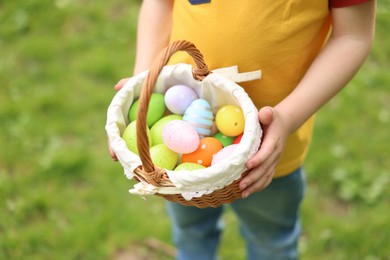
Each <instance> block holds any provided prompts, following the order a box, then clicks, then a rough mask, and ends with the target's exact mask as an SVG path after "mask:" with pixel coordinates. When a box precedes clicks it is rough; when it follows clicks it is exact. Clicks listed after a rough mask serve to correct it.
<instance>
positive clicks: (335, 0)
mask: <svg viewBox="0 0 390 260" xmlns="http://www.w3.org/2000/svg"><path fill="white" fill-rule="evenodd" d="M368 1H370V0H329V5H330V7H332V8H340V7H347V6H352V5H358V4H362V3H365V2H368Z"/></svg>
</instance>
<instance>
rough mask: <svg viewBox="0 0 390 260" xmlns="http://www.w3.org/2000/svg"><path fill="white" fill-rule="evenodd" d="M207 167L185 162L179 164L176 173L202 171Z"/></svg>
mask: <svg viewBox="0 0 390 260" xmlns="http://www.w3.org/2000/svg"><path fill="white" fill-rule="evenodd" d="M204 168H206V167H204V166H203V165H201V164H198V163H191V162H185V163H182V164H179V165H178V166H177V167H176V168H175V171H183V170H184V171H195V170H200V169H204Z"/></svg>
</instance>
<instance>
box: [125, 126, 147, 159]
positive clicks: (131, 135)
mask: <svg viewBox="0 0 390 260" xmlns="http://www.w3.org/2000/svg"><path fill="white" fill-rule="evenodd" d="M146 134H147V136H148V139H149V144H150V143H151V141H152V139H151V135H150V130H149V128H148V127H146ZM122 139H123V140H125V142H126V145H127V148H129V150H130V151H132V152H133V153H135V154H138V147H137V121H133V122H131V123H130V124H129V125H128V126H127V127H126V129H125V131H124V132H123V134H122Z"/></svg>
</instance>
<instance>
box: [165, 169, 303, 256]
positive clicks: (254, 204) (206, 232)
mask: <svg viewBox="0 0 390 260" xmlns="http://www.w3.org/2000/svg"><path fill="white" fill-rule="evenodd" d="M304 189H305V180H304V175H303V172H302V169H301V168H299V169H297V170H296V171H294V172H293V173H291V174H289V175H287V176H285V177H281V178H276V179H274V180H273V181H272V182H271V184H270V185H269V186H268V187H267V188H266V189H264V190H263V191H261V192H257V193H255V194H252V195H251V196H249V197H248V198H246V199H238V200H236V201H234V202H233V203H232V204H230V205H229V206H230V207H231V208H232V209H233V211H234V212H235V213H236V215H237V217H238V219H239V222H240V231H241V234H242V236H243V237H244V239H245V241H246V245H247V259H251V260H260V259H266V260H274V259H275V260H276V259H297V258H298V249H297V246H298V239H299V235H300V229H301V228H300V223H299V208H300V204H301V201H302V198H303V194H304ZM167 208H168V213H169V215H170V217H171V221H172V229H173V240H174V243H175V245H176V247H177V257H176V259H178V260H212V259H217V257H216V255H217V248H218V245H219V242H220V236H221V232H222V230H223V223H222V219H221V215H222V213H223V209H224V206H221V207H218V208H205V209H199V208H196V207H188V206H183V205H181V204H178V203H172V202H168V203H167Z"/></svg>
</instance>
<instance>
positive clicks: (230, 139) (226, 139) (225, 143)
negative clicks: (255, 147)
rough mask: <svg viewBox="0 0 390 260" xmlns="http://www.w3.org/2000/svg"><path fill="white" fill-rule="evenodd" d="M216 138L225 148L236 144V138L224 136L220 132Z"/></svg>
mask: <svg viewBox="0 0 390 260" xmlns="http://www.w3.org/2000/svg"><path fill="white" fill-rule="evenodd" d="M214 137H215V138H217V139H218V140H219V141H220V142H221V143H222V145H223V147H226V146H229V145H231V144H232V143H233V142H234V139H235V138H236V137H235V136H227V135H224V134H222V133H221V132H218V133H216V134H215V135H214Z"/></svg>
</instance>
